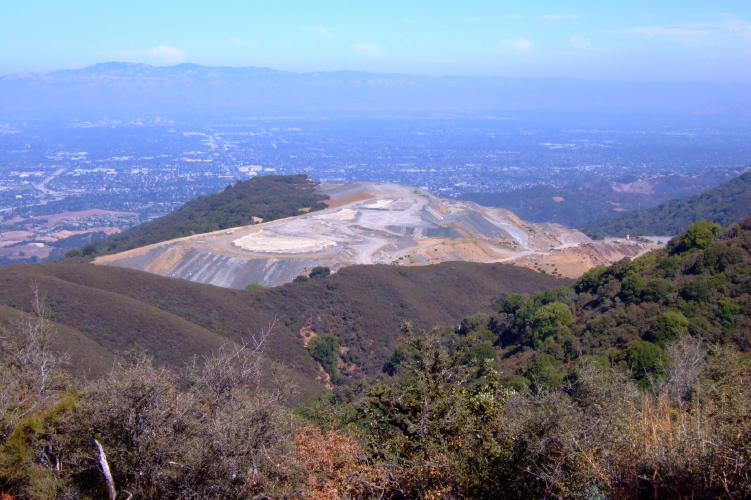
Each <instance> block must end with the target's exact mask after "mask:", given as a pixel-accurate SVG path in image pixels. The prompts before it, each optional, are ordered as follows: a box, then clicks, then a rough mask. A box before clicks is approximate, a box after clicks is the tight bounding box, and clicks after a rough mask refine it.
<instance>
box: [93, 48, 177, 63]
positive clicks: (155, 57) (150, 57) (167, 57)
mask: <svg viewBox="0 0 751 500" xmlns="http://www.w3.org/2000/svg"><path fill="white" fill-rule="evenodd" d="M102 55H103V56H105V57H111V58H114V59H116V60H119V61H127V62H142V63H149V64H178V63H181V62H185V61H186V60H187V59H188V56H187V54H186V53H185V51H183V50H180V49H176V48H174V47H169V46H167V45H160V46H158V47H154V48H151V49H146V50H118V51H115V52H107V53H103V54H102Z"/></svg>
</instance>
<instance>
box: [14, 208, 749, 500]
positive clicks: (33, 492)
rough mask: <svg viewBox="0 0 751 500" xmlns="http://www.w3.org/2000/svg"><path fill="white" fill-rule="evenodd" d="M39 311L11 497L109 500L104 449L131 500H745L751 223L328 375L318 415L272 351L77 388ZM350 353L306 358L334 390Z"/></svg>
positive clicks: (137, 355) (333, 351)
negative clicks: (352, 371)
mask: <svg viewBox="0 0 751 500" xmlns="http://www.w3.org/2000/svg"><path fill="white" fill-rule="evenodd" d="M340 273H341V271H340ZM337 274H339V273H337ZM334 278H336V275H334V276H328V277H326V278H322V279H319V280H311V281H310V282H309V283H296V284H292V285H289V286H290V287H300V288H301V289H302V288H304V289H306V290H312V289H311V288H309V287H311V286H314V285H317V284H321V285H325V284H326V282H327V281H328V280H332V279H334ZM289 289H291V288H289ZM441 291H442V290H440V289H437V290H433V293H441ZM267 292H268V291H267V290H259V291H252V292H239V293H246V294H249V293H258V294H261V293H267ZM34 297H37V300H36V301H35V302H34V303H33V307H32V309H31V312H30V313H29V314H28V320H27V321H25V322H23V323H21V324H18V325H16V327H17V329H16V332H20V333H21V334H20V335H18V334H16V335H11V332H10V331H5V332H4V333H3V338H4V340H3V342H4V343H3V357H2V359H3V363H4V365H3V367H2V370H3V373H4V374H8V375H7V376H5V377H3V381H2V383H3V384H4V387H3V392H2V394H3V399H2V401H0V433H2V434H0V437H1V438H2V441H1V442H2V445H0V491H3V492H6V494H8V495H13V496H15V497H18V498H91V497H103V496H104V495H105V494H106V491H107V489H106V484H105V481H104V475H103V474H102V467H101V465H100V462H101V456H100V452H99V450H98V448H97V447H96V445H95V443H94V440H95V439H96V440H97V441H98V442H99V443H101V445H102V449H103V450H104V451H105V452H106V456H107V459H108V461H109V467H110V469H111V471H112V477H113V483H114V487H115V489H116V490H117V491H122V490H125V491H127V492H128V493H130V494H133V495H134V497H135V498H174V499H186V498H306V499H329V498H330V499H335V498H348V499H366V498H367V499H370V498H390V499H406V498H419V499H429V498H430V499H435V498H446V499H450V498H571V499H574V498H688V497H692V498H716V497H727V498H747V497H748V496H749V495H751V472H749V471H751V467H750V465H751V463H750V462H751V417H749V415H751V408H749V405H750V404H751V403H750V402H751V362H750V360H749V357H748V351H749V348H750V347H751V344H750V343H749V342H750V340H751V339H750V337H749V335H751V334H750V333H749V332H751V310H750V309H749V304H751V300H749V299H751V219H745V220H743V221H741V222H740V223H738V224H734V225H731V226H726V227H721V226H719V225H717V224H714V223H711V222H699V223H695V224H693V225H692V226H690V227H689V229H688V231H686V232H685V233H683V234H681V235H679V236H677V237H676V238H674V239H673V240H672V241H671V242H670V244H669V246H668V247H667V248H666V249H664V250H661V251H658V252H655V253H652V254H648V255H645V256H643V257H640V258H638V259H636V260H634V261H630V260H623V261H621V262H618V263H616V264H615V265H613V266H610V267H600V268H594V269H593V270H591V271H590V272H588V273H587V274H585V275H584V276H583V277H582V278H581V279H580V280H578V281H577V282H576V283H574V284H573V285H571V286H568V285H564V286H557V287H553V288H548V289H546V290H544V291H540V292H537V293H510V294H503V296H502V297H500V298H499V299H498V300H496V301H495V303H494V304H493V306H492V307H490V308H488V307H483V305H482V304H480V303H478V304H477V307H476V309H475V310H476V311H479V312H476V313H474V314H469V315H467V316H465V317H464V319H463V320H461V321H460V322H457V324H456V325H454V326H450V327H438V328H433V329H431V328H426V329H424V328H421V327H418V326H415V325H413V324H410V323H409V322H405V323H403V326H402V328H401V334H400V343H398V344H397V345H395V346H394V347H395V348H393V349H392V351H391V354H390V355H388V356H384V357H383V358H382V359H383V364H382V371H381V373H380V374H376V375H372V376H362V377H360V378H359V379H357V382H355V381H354V379H352V378H348V377H346V376H345V377H339V376H338V372H333V373H334V375H337V379H336V380H334V382H335V383H336V384H337V385H336V386H335V387H334V389H332V390H326V391H322V392H320V393H318V394H316V395H315V396H314V397H312V398H310V399H309V400H308V401H307V402H306V403H305V404H303V405H297V404H295V403H294V401H293V399H294V398H292V395H293V394H294V393H295V390H296V389H295V382H294V380H292V379H291V378H290V377H289V376H288V374H289V373H290V371H289V370H288V369H286V368H285V367H283V366H282V365H281V364H280V363H278V362H276V361H272V360H271V359H269V357H268V356H267V355H266V354H265V352H267V351H268V350H269V349H270V347H271V342H270V339H271V338H272V333H271V331H270V330H264V331H261V332H257V333H256V335H255V337H252V338H251V339H250V340H249V341H248V342H246V343H244V344H238V345H232V346H230V345H225V346H223V347H220V348H219V349H217V350H216V351H215V352H214V353H212V354H207V355H205V356H203V357H201V358H196V360H195V361H189V362H187V363H185V364H184V365H182V366H178V365H176V364H175V365H172V366H171V367H166V366H160V365H159V364H156V363H154V360H153V359H152V358H150V357H149V356H148V355H147V354H144V353H143V352H137V351H134V352H129V353H128V354H126V355H124V356H121V357H120V358H119V359H120V361H119V362H118V363H117V364H116V365H115V368H114V369H113V370H112V371H111V372H110V373H109V374H107V375H105V376H103V377H100V378H99V379H97V380H94V381H90V382H86V381H84V380H82V379H76V378H73V377H71V376H69V375H67V374H66V371H65V364H64V362H63V361H64V360H62V359H60V358H59V356H58V355H57V354H55V353H54V351H53V350H51V349H50V347H49V346H50V342H51V339H53V338H54V324H53V323H51V322H50V321H49V320H48V315H49V312H48V311H47V310H46V309H45V307H44V300H42V299H41V298H39V295H38V294H35V295H34ZM342 321H343V322H344V323H346V322H347V319H346V318H344V317H343V318H342ZM316 339H317V340H316ZM314 340H315V342H314ZM342 346H343V343H342V337H341V336H339V335H336V334H335V333H334V332H333V330H332V331H329V332H327V334H325V335H324V332H323V331H320V332H319V336H317V337H313V340H311V341H310V342H309V343H308V353H307V354H306V355H307V356H309V357H310V358H314V359H316V361H318V362H319V363H321V364H322V365H324V368H325V369H327V370H328V369H332V370H333V368H332V366H333V367H336V368H338V367H342V366H346V365H347V364H348V363H350V361H349V360H348V359H346V352H342V350H341V347H342ZM330 374H331V372H330ZM333 378H334V377H332V379H333ZM121 494H122V495H125V493H121Z"/></svg>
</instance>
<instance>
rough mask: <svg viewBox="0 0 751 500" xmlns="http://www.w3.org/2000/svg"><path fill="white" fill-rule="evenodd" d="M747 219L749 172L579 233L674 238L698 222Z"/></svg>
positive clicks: (750, 199)
mask: <svg viewBox="0 0 751 500" xmlns="http://www.w3.org/2000/svg"><path fill="white" fill-rule="evenodd" d="M750 215H751V172H746V173H745V174H743V175H741V176H740V177H736V178H735V179H732V180H730V181H728V182H726V183H724V184H720V185H719V186H717V187H714V188H712V189H710V190H708V191H705V192H703V193H699V194H696V195H694V196H690V197H688V198H681V199H677V200H669V201H666V202H664V203H661V204H660V205H657V206H656V207H653V208H650V209H647V210H640V211H636V212H629V213H625V214H622V215H619V216H618V217H613V218H611V219H605V220H601V221H597V222H592V223H590V224H586V225H584V226H583V227H582V230H583V231H584V232H585V233H587V234H590V235H593V236H597V235H604V236H626V235H627V234H631V235H676V234H679V233H682V232H683V231H685V230H686V229H687V228H688V226H690V225H691V224H693V223H694V222H698V221H701V220H709V221H713V222H717V223H720V224H723V225H725V224H730V223H733V222H737V221H739V220H741V219H743V218H745V217H748V216H750Z"/></svg>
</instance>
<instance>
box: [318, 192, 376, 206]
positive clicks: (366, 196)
mask: <svg viewBox="0 0 751 500" xmlns="http://www.w3.org/2000/svg"><path fill="white" fill-rule="evenodd" d="M373 198H377V196H376V195H374V194H373V193H357V194H352V195H349V196H342V197H341V198H335V199H333V200H326V201H324V203H325V204H326V206H328V207H329V208H337V207H343V206H344V205H349V204H350V203H354V202H356V201H365V200H371V199H373Z"/></svg>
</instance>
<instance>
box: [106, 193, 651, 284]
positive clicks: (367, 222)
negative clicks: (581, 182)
mask: <svg viewBox="0 0 751 500" xmlns="http://www.w3.org/2000/svg"><path fill="white" fill-rule="evenodd" d="M326 193H327V194H329V196H331V198H332V199H331V208H328V209H325V210H321V211H318V212H312V213H306V214H303V215H300V216H298V217H291V218H288V219H283V220H278V221H274V222H267V223H264V224H257V225H253V226H245V227H238V228H234V229H232V230H225V231H217V232H214V233H209V234H201V235H196V236H190V237H187V238H180V239H178V240H172V241H169V242H164V243H160V244H156V245H151V246H149V247H144V248H139V249H135V250H130V251H127V252H123V253H120V254H115V255H108V256H105V257H100V258H98V259H97V260H96V261H95V262H96V263H97V264H102V265H114V266H121V267H128V268H131V269H139V270H143V271H148V272H152V273H156V274H160V275H162V276H172V277H176V278H182V279H187V280H191V281H197V282H201V283H209V284H213V285H217V286H222V287H228V288H243V287H245V286H246V285H248V284H250V283H258V284H261V285H264V286H275V285H280V284H283V283H287V282H289V281H292V280H293V279H294V278H295V277H296V276H298V275H300V274H304V273H307V272H309V270H310V269H312V268H313V267H315V266H327V267H330V268H331V269H332V270H334V271H335V270H337V269H339V268H341V267H343V266H348V265H352V264H394V265H424V264H433V263H438V262H443V261H448V260H456V261H470V262H515V261H518V263H519V264H520V265H523V266H526V267H534V268H536V269H544V270H546V271H549V272H555V273H556V274H561V275H565V276H569V277H576V276H578V275H580V274H581V273H583V272H584V271H586V270H587V269H588V268H589V267H591V266H592V265H596V264H599V263H602V262H614V261H616V260H619V259H620V258H623V257H624V256H635V255H640V254H641V253H644V252H646V251H648V250H650V249H653V248H657V245H655V244H645V243H638V242H636V241H625V240H624V241H621V242H619V243H618V244H613V243H612V242H611V243H607V244H606V243H605V242H592V241H591V240H590V239H589V238H587V237H586V236H585V235H584V234H582V233H580V232H578V231H575V230H572V229H567V228H564V227H562V226H558V225H555V224H532V223H529V222H524V221H522V220H520V219H519V218H518V217H517V216H516V215H514V214H513V213H511V212H509V211H507V210H502V209H497V208H488V207H482V206H479V205H477V204H475V203H471V202H465V201H458V200H449V199H445V198H440V197H437V196H433V195H431V194H429V193H426V192H425V191H423V190H420V189H416V188H414V187H411V186H403V185H397V184H381V183H352V184H345V185H342V186H336V187H333V188H331V189H329V190H327V191H326ZM582 244H586V248H580V246H581V245H582ZM551 263H552V264H551Z"/></svg>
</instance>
